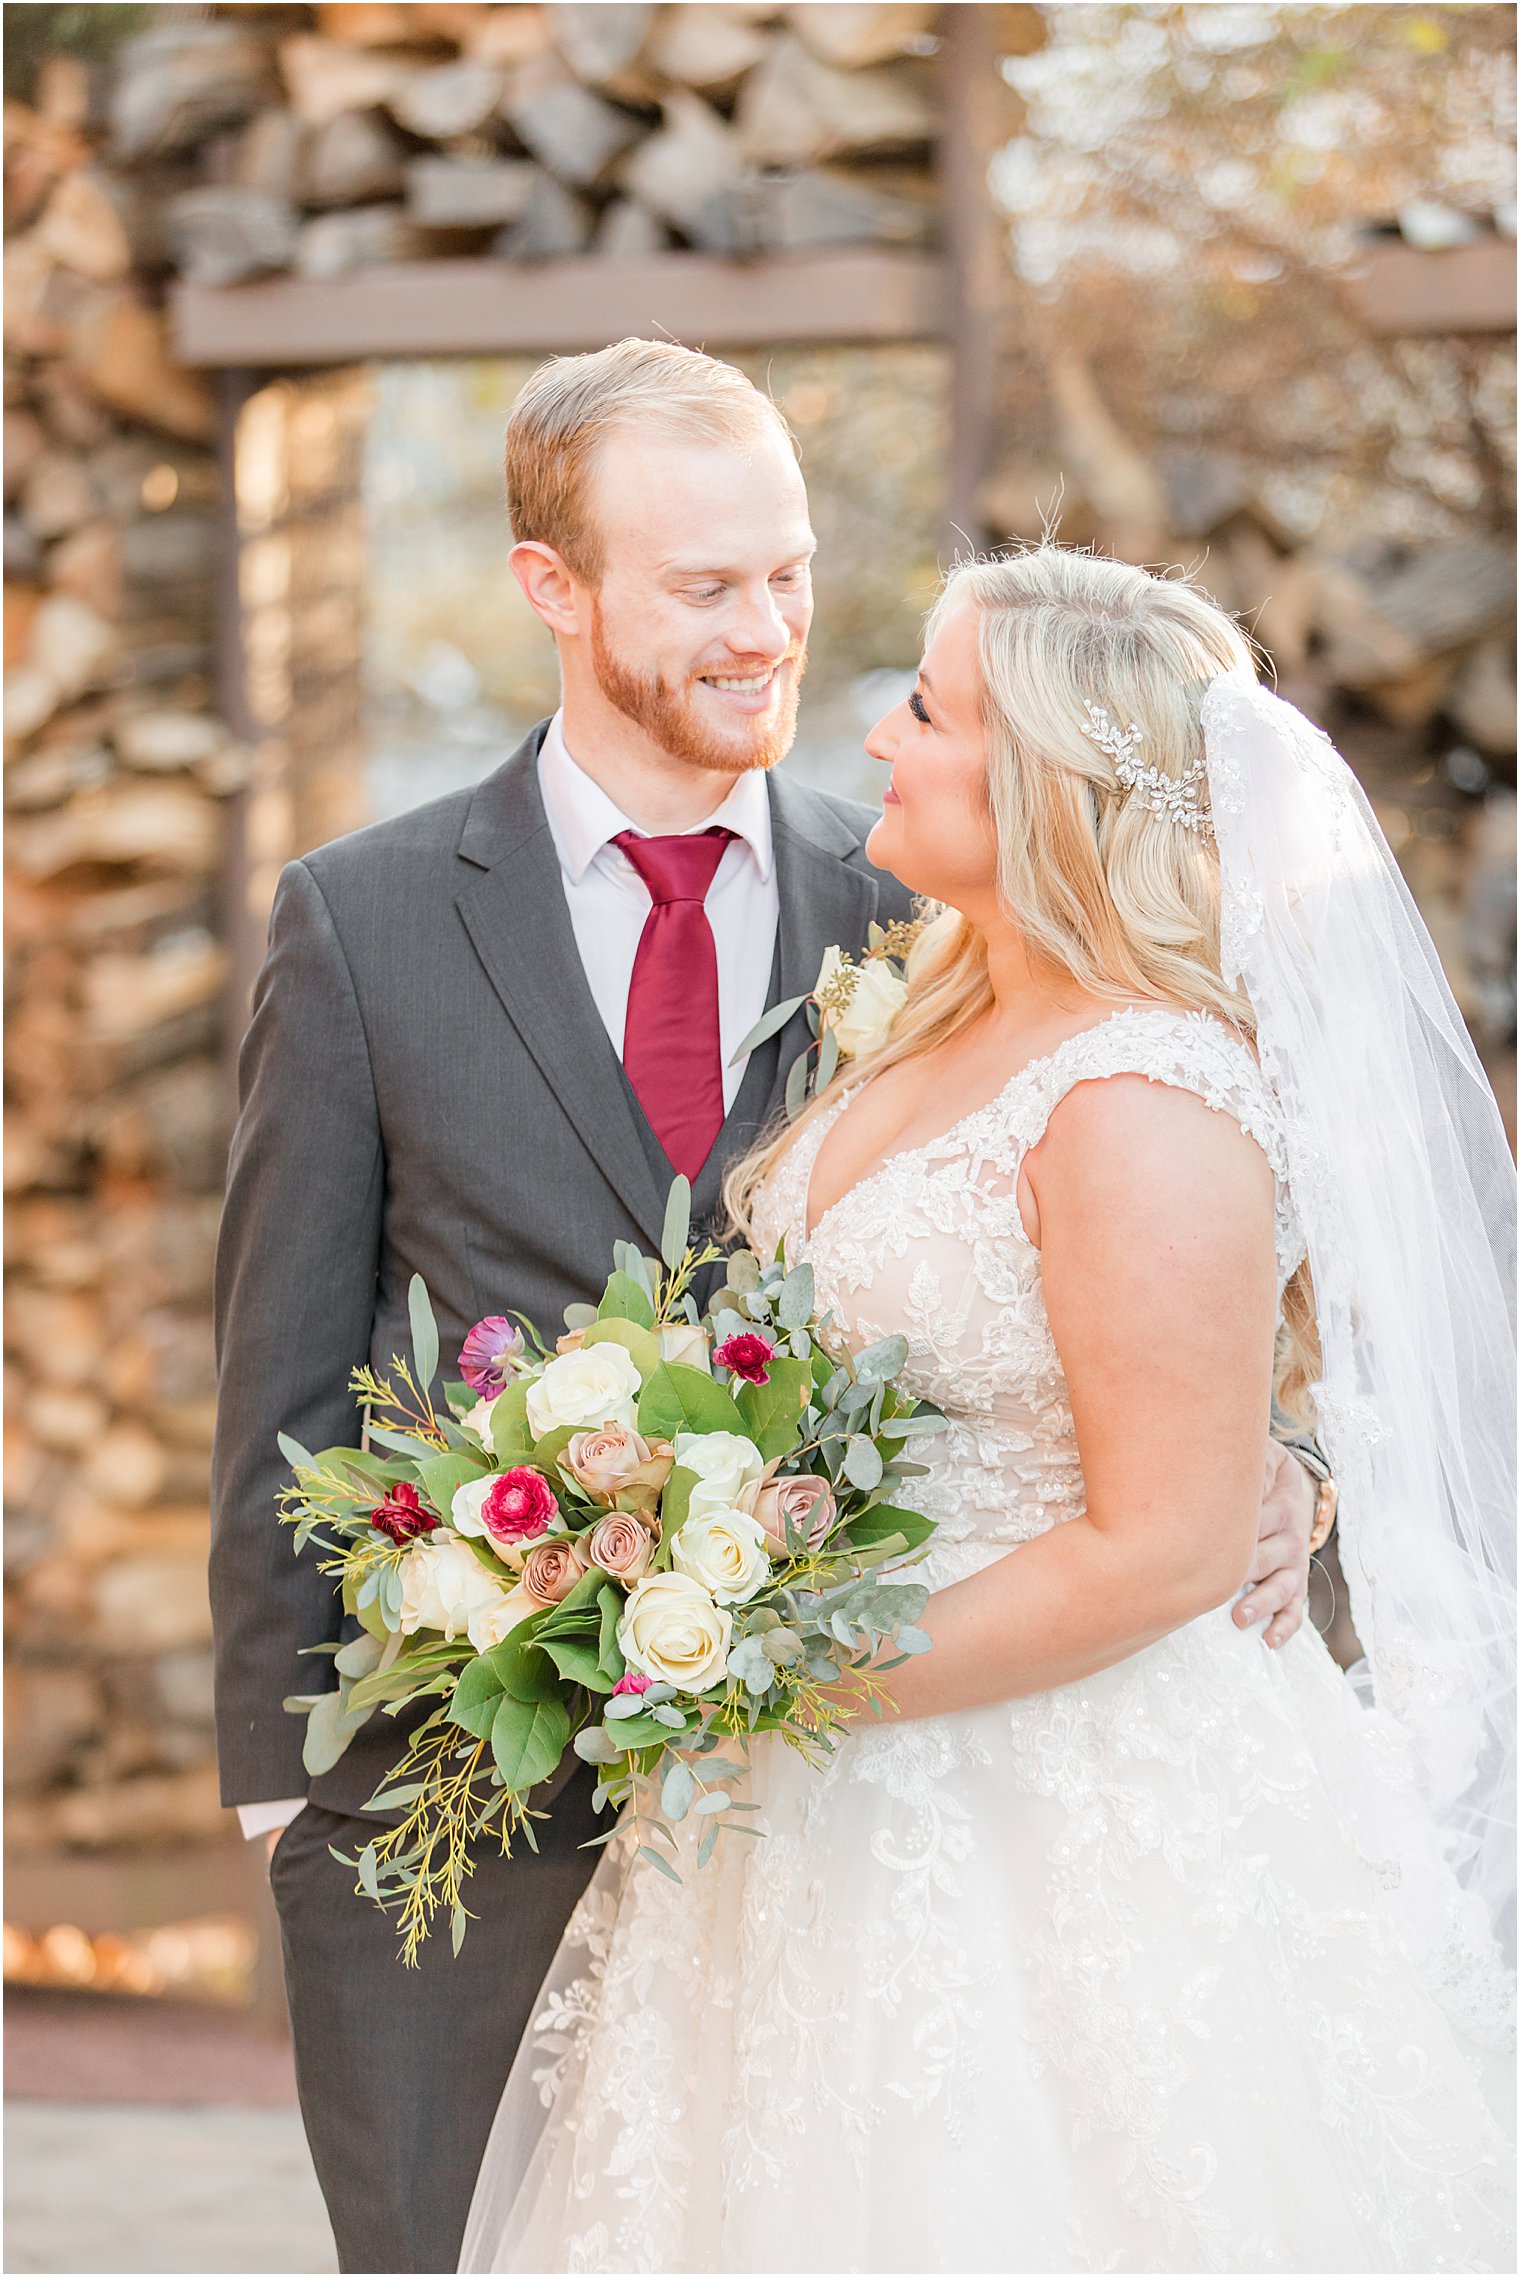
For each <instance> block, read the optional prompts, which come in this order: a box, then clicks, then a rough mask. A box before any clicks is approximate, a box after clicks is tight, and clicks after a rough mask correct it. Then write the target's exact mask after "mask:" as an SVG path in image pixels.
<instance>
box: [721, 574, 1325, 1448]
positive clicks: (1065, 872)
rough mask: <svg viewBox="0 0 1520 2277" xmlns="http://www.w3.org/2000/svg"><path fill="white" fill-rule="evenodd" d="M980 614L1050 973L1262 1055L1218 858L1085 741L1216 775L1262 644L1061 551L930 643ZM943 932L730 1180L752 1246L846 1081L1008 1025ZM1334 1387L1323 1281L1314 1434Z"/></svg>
mask: <svg viewBox="0 0 1520 2277" xmlns="http://www.w3.org/2000/svg"><path fill="white" fill-rule="evenodd" d="M964 608H970V609H972V610H974V612H975V615H976V628H977V654H978V659H979V662H980V665H981V675H982V724H983V727H984V729H985V732H986V742H987V791H988V800H989V804H990V806H991V810H992V818H993V823H994V826H995V830H996V837H997V864H998V889H999V896H1000V899H1001V902H1002V905H1003V907H1004V908H1005V909H1006V910H1007V912H1008V914H1009V917H1010V918H1011V920H1012V922H1013V923H1014V924H1015V925H1016V926H1017V927H1018V930H1019V932H1020V934H1021V935H1022V937H1023V939H1024V942H1025V944H1026V946H1027V947H1028V949H1029V950H1030V952H1031V954H1032V955H1033V957H1034V958H1035V959H1036V960H1037V961H1038V963H1039V964H1041V965H1042V966H1043V967H1045V968H1046V969H1047V970H1048V972H1049V973H1050V975H1051V976H1052V979H1053V980H1055V981H1057V982H1059V981H1060V980H1061V979H1062V978H1065V979H1067V980H1069V981H1071V982H1074V983H1075V984H1076V985H1077V986H1078V987H1079V988H1080V989H1082V990H1083V991H1084V992H1085V993H1087V994H1089V995H1093V996H1098V997H1112V998H1114V999H1115V1000H1117V1001H1123V1002H1128V1001H1131V1000H1133V999H1135V998H1140V999H1142V1000H1143V999H1146V998H1150V999H1154V1000H1155V1001H1156V1002H1158V1003H1167V1004H1180V1005H1183V1006H1185V1007H1186V1008H1187V1009H1188V1010H1191V1011H1200V1012H1210V1013H1213V1014H1214V1015H1215V1016H1216V1017H1217V1018H1219V1019H1221V1020H1225V1021H1227V1022H1228V1023H1229V1024H1230V1025H1231V1026H1232V1027H1234V1028H1235V1029H1236V1030H1237V1031H1238V1032H1239V1033H1240V1034H1241V1035H1242V1036H1243V1037H1245V1038H1246V1039H1247V1041H1254V1037H1255V1018H1254V1015H1253V1013H1252V1010H1251V1005H1250V1001H1249V999H1248V998H1247V997H1246V996H1245V995H1244V994H1243V992H1242V991H1240V990H1239V989H1236V988H1232V987H1230V986H1229V985H1228V984H1227V983H1226V981H1225V979H1224V976H1223V972H1222V970H1221V967H1220V959H1219V859H1218V855H1217V853H1216V851H1215V848H1214V845H1213V842H1212V839H1211V838H1210V837H1209V836H1208V834H1207V833H1206V832H1202V831H1199V832H1194V831H1190V830H1185V829H1182V828H1179V827H1178V826H1177V825H1176V824H1174V823H1172V822H1169V821H1167V820H1166V819H1165V818H1164V817H1163V816H1161V815H1159V814H1157V813H1155V812H1153V811H1151V810H1150V809H1149V808H1147V807H1145V806H1142V805H1141V804H1140V802H1139V801H1138V800H1137V799H1135V798H1133V797H1131V796H1130V795H1128V793H1127V792H1126V791H1125V789H1124V786H1123V785H1122V784H1121V783H1120V782H1119V780H1118V777H1117V775H1116V773H1115V770H1114V762H1113V760H1112V758H1111V757H1109V756H1108V754H1107V753H1105V752H1103V751H1101V750H1099V749H1098V747H1097V745H1096V744H1094V743H1093V742H1091V741H1090V740H1089V738H1088V737H1087V736H1085V735H1084V734H1083V732H1082V730H1083V728H1084V726H1086V725H1087V724H1088V720H1087V713H1086V709H1085V707H1086V705H1087V704H1089V703H1092V704H1096V705H1099V706H1101V707H1102V709H1103V710H1105V711H1106V712H1108V713H1109V715H1110V717H1111V718H1112V719H1114V720H1115V721H1117V722H1120V723H1122V724H1123V725H1124V726H1126V727H1127V726H1128V725H1129V724H1130V722H1131V721H1136V722H1138V723H1139V725H1140V728H1141V730H1142V733H1143V736H1144V742H1143V745H1142V747H1141V749H1142V756H1143V758H1144V761H1145V763H1146V764H1147V765H1148V766H1154V767H1157V768H1159V769H1160V770H1161V772H1162V773H1163V774H1164V775H1168V776H1171V777H1173V778H1180V777H1181V775H1182V772H1183V770H1184V768H1186V767H1188V766H1189V765H1191V764H1193V763H1194V762H1196V761H1197V760H1199V759H1200V758H1201V757H1202V752H1203V736H1202V730H1201V728H1200V725H1199V706H1200V704H1201V702H1202V699H1203V693H1204V690H1205V688H1206V687H1207V686H1208V684H1209V682H1210V681H1211V680H1214V679H1217V678H1218V677H1219V675H1220V674H1221V673H1225V672H1240V671H1251V672H1254V669H1255V660H1254V655H1253V651H1252V648H1251V645H1250V642H1249V641H1248V640H1247V638H1246V636H1245V634H1244V633H1242V632H1241V630H1240V628H1239V627H1238V626H1237V625H1236V623H1235V622H1234V620H1233V618H1231V617H1229V616H1228V615H1227V614H1226V613H1225V611H1224V610H1223V609H1221V608H1220V607H1219V606H1218V605H1217V604H1216V603H1215V602H1213V601H1211V600H1210V599H1209V597H1208V596H1207V594H1205V593H1203V592H1201V591H1200V590H1199V589H1198V587H1197V586H1195V585H1192V584H1190V583H1189V582H1188V581H1187V580H1186V579H1185V578H1183V577H1157V576H1153V575H1152V574H1151V573H1150V572H1149V571H1147V570H1143V569H1136V568H1134V567H1132V566H1131V565H1130V564H1129V563H1127V562H1122V561H1108V560H1104V559H1101V558H1099V557H1098V556H1096V555H1093V554H1090V553H1083V552H1078V551H1075V550H1073V549H1072V548H1069V547H1066V546H1058V545H1054V544H1050V543H1045V544H1042V545H1037V546H1031V547H1030V548H1028V549H1027V550H1026V551H1023V552H1019V553H1015V554H1010V555H1007V556H1000V557H999V558H997V559H995V560H987V561H971V562H966V563H963V564H962V565H961V566H959V567H958V568H956V569H955V570H953V571H952V572H951V574H950V576H949V578H948V579H947V580H946V583H945V586H944V589H943V591H942V593H941V595H940V598H939V600H938V602H937V603H936V605H935V608H934V610H933V613H932V615H931V617H930V620H929V627H928V635H929V638H930V639H932V638H933V636H934V634H935V633H936V632H937V631H938V630H939V628H940V626H941V625H942V624H943V623H944V621H945V619H946V618H947V617H949V616H951V615H952V614H954V613H956V612H958V611H959V610H961V609H964ZM926 914H927V915H928V918H929V922H928V923H927V924H926V925H925V927H924V929H923V931H922V932H921V933H920V935H919V937H918V940H917V941H916V943H915V945H914V948H913V951H912V954H911V955H910V957H909V960H908V966H907V976H908V997H907V1001H906V1003H905V1004H904V1006H903V1009H902V1010H901V1011H900V1012H899V1013H898V1015H897V1018H896V1019H895V1020H894V1022H893V1024H892V1031H891V1034H890V1036H889V1037H888V1039H887V1041H886V1042H885V1043H884V1044H883V1045H882V1046H880V1048H879V1049H878V1050H876V1051H874V1052H871V1053H869V1054H862V1055H861V1056H860V1057H859V1058H857V1059H854V1060H851V1061H850V1062H849V1063H848V1067H847V1070H844V1069H842V1070H841V1071H839V1072H838V1073H836V1074H835V1076H834V1077H833V1079H832V1081H831V1082H830V1083H829V1084H828V1085H827V1086H825V1087H824V1089H823V1090H822V1091H821V1092H820V1093H819V1094H818V1096H817V1097H816V1098H815V1099H814V1100H813V1101H812V1102H811V1103H810V1104H809V1106H808V1107H807V1108H806V1109H805V1110H804V1112H803V1114H802V1115H800V1116H799V1117H798V1119H797V1120H796V1121H795V1122H794V1123H791V1124H789V1125H788V1126H787V1127H786V1128H785V1129H783V1130H782V1131H780V1132H779V1133H777V1134H775V1135H774V1136H772V1137H770V1138H769V1139H767V1140H762V1141H761V1142H760V1144H759V1145H757V1146H756V1147H755V1148H754V1149H752V1150H751V1152H750V1153H749V1154H747V1155H745V1156H744V1157H743V1158H742V1159H741V1160H740V1161H738V1162H736V1163H735V1164H734V1165H733V1167H732V1168H731V1169H730V1171H729V1174H728V1177H727V1179H726V1180H725V1183H724V1198H725V1200H726V1202H727V1204H728V1209H729V1213H730V1217H731V1219H732V1221H733V1224H734V1226H735V1227H736V1228H737V1229H738V1230H739V1231H740V1232H747V1231H748V1228H749V1212H750V1204H751V1200H752V1198H753V1195H754V1191H755V1188H756V1186H757V1185H758V1184H759V1182H760V1180H761V1179H762V1178H763V1177H764V1176H765V1175H766V1174H767V1172H768V1171H769V1170H770V1169H771V1168H772V1167H773V1166H774V1164H775V1163H776V1162H777V1161H778V1160H779V1159H780V1157H781V1156H782V1155H783V1154H784V1153H785V1152H786V1150H787V1149H788V1147H790V1146H791V1145H792V1143H793V1142H794V1141H795V1139H796V1138H797V1137H798V1135H799V1134H800V1132H801V1131H802V1130H803V1129H804V1128H805V1127H806V1125H807V1124H808V1123H809V1122H810V1121H811V1120H812V1118H813V1117H814V1116H815V1115H817V1114H819V1113H820V1112H822V1110H823V1109H824V1108H825V1107H826V1106H827V1105H829V1104H830V1103H831V1102H832V1101H833V1099H834V1098H835V1097H837V1095H838V1092H839V1089H840V1087H841V1085H842V1084H843V1083H844V1082H845V1081H849V1082H851V1083H855V1082H859V1081H861V1080H863V1079H864V1078H865V1077H867V1076H871V1075H877V1074H880V1073H882V1072H883V1071H884V1070H885V1069H887V1068H889V1067H894V1066H896V1065H897V1064H898V1063H899V1062H900V1061H903V1060H908V1059H914V1058H917V1057H918V1056H920V1055H921V1054H922V1053H925V1052H930V1051H934V1050H936V1049H937V1048H938V1047H939V1046H940V1045H942V1044H945V1043H947V1042H948V1041H949V1040H950V1038H951V1037H952V1036H954V1035H956V1034H957V1033H958V1032H959V1031H960V1030H961V1029H963V1028H965V1027H967V1026H968V1025H969V1024H970V1023H971V1022H972V1021H973V1020H975V1019H976V1018H977V1017H978V1016H979V1015H980V1014H981V1013H983V1012H985V1011H986V1010H987V1009H988V1008H989V1006H990V1005H991V1002H992V986H991V982H990V980H989V978H988V971H987V943H986V940H985V938H984V937H983V935H982V934H981V933H980V932H979V931H978V930H977V928H976V927H975V926H974V925H973V924H971V922H970V921H969V920H968V919H967V918H965V917H963V916H961V914H960V913H959V911H957V910H951V909H944V910H937V911H936V910H933V909H932V908H931V907H929V906H928V905H926ZM1317 1373H1318V1347H1317V1339H1316V1338H1315V1334H1314V1305H1313V1290H1312V1288H1311V1286H1310V1284H1309V1279H1308V1269H1307V1267H1306V1266H1303V1267H1300V1268H1299V1271H1298V1272H1297V1273H1296V1274H1295V1275H1294V1276H1293V1279H1292V1281H1290V1283H1289V1285H1288V1288H1287V1291H1286V1293H1285V1295H1284V1300H1283V1328H1282V1333H1281V1335H1280V1337H1279V1346H1278V1359H1277V1368H1276V1382H1275V1385H1274V1392H1275V1396H1276V1399H1277V1401H1278V1404H1279V1406H1280V1407H1282V1408H1283V1410H1284V1411H1285V1412H1286V1413H1287V1414H1288V1415H1290V1416H1292V1417H1293V1418H1295V1419H1296V1420H1306V1419H1307V1414H1308V1405H1307V1393H1308V1386H1309V1384H1310V1382H1311V1381H1312V1380H1313V1378H1314V1376H1315V1375H1316V1374H1317Z"/></svg>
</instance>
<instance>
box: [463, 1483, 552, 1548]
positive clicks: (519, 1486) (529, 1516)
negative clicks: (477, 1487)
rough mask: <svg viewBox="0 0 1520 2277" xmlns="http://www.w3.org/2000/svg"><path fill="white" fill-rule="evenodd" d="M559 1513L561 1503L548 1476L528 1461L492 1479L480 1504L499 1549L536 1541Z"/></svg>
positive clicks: (484, 1523) (487, 1525)
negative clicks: (556, 1499) (527, 1463)
mask: <svg viewBox="0 0 1520 2277" xmlns="http://www.w3.org/2000/svg"><path fill="white" fill-rule="evenodd" d="M558 1515H559V1504H558V1503H557V1502H556V1501H555V1499H554V1495H553V1492H552V1490H551V1488H550V1486H549V1482H548V1480H547V1479H546V1478H545V1477H544V1475H543V1472H542V1471H533V1470H529V1468H528V1467H527V1465H526V1463H519V1464H518V1466H517V1468H516V1469H515V1470H510V1471H503V1472H502V1474H501V1476H500V1478H496V1479H493V1480H492V1481H491V1487H490V1491H489V1493H488V1494H487V1495H486V1497H485V1500H484V1501H483V1502H482V1503H481V1506H480V1519H481V1524H482V1525H483V1526H484V1527H485V1530H486V1532H487V1533H488V1534H489V1536H490V1537H491V1540H492V1541H493V1542H495V1543H496V1545H497V1547H498V1548H499V1549H515V1548H516V1547H517V1545H518V1544H519V1543H521V1542H532V1541H536V1540H537V1538H538V1536H539V1535H540V1534H543V1533H546V1532H547V1531H548V1526H549V1520H550V1519H551V1518H554V1517H557V1516H558Z"/></svg>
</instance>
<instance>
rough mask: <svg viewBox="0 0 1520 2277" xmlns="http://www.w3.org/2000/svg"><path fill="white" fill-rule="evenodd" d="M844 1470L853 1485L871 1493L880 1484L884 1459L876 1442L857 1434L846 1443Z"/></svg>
mask: <svg viewBox="0 0 1520 2277" xmlns="http://www.w3.org/2000/svg"><path fill="white" fill-rule="evenodd" d="M842 1467H843V1470H844V1475H845V1477H846V1478H847V1479H848V1480H849V1482H850V1484H851V1485H852V1486H858V1487H859V1488H860V1490H861V1492H862V1493H864V1494H869V1493H870V1491H871V1489H872V1487H873V1486H880V1484H881V1472H882V1461H881V1456H880V1455H879V1454H878V1453H877V1451H876V1447H875V1445H874V1443H873V1442H872V1441H871V1440H870V1439H866V1438H862V1437H861V1436H860V1435H859V1434H857V1435H856V1436H855V1437H854V1438H852V1439H850V1440H848V1441H847V1442H846V1444H845V1450H844V1463H843V1466H842Z"/></svg>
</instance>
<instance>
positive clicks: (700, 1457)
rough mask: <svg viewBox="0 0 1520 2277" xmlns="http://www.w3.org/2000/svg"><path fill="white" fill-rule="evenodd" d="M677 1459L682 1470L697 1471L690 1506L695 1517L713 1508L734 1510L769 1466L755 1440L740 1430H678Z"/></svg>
mask: <svg viewBox="0 0 1520 2277" xmlns="http://www.w3.org/2000/svg"><path fill="white" fill-rule="evenodd" d="M676 1461H677V1463H678V1464H679V1466H680V1467H681V1469H682V1470H685V1471H695V1472H696V1474H697V1484H696V1485H695V1486H694V1487H693V1488H692V1490H691V1500H690V1502H689V1503H688V1504H687V1506H686V1507H687V1510H688V1511H689V1513H690V1515H691V1516H692V1517H693V1518H700V1517H702V1516H704V1515H705V1513H706V1512H707V1511H709V1510H731V1509H732V1508H733V1506H734V1504H735V1503H736V1502H737V1501H738V1500H739V1497H740V1495H741V1493H742V1492H743V1490H744V1488H745V1487H746V1486H748V1485H749V1483H750V1481H751V1480H752V1479H757V1478H759V1477H760V1475H761V1473H762V1472H763V1471H764V1469H765V1457H764V1456H763V1455H762V1454H761V1452H760V1450H759V1448H758V1447H757V1446H756V1445H755V1442H754V1440H753V1439H742V1438H741V1437H740V1436H739V1433H738V1432H737V1431H678V1432H677V1433H676Z"/></svg>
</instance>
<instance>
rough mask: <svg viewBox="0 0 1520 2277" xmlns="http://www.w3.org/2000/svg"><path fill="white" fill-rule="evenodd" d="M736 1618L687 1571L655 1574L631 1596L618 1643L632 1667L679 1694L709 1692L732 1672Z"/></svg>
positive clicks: (619, 1628)
mask: <svg viewBox="0 0 1520 2277" xmlns="http://www.w3.org/2000/svg"><path fill="white" fill-rule="evenodd" d="M733 1633H734V1623H733V1615H732V1614H731V1613H726V1612H725V1611H724V1610H723V1608H722V1606H721V1605H715V1604H714V1603H713V1601H712V1599H711V1597H710V1596H709V1595H708V1593H707V1591H706V1590H705V1589H704V1588H703V1587H702V1585H701V1583H700V1582H696V1581H693V1580H691V1579H690V1578H689V1576H688V1575H686V1574H684V1573H651V1574H649V1575H647V1576H646V1578H645V1579H644V1580H643V1581H640V1582H638V1583H637V1584H636V1585H635V1586H634V1588H633V1589H631V1590H630V1591H629V1593H628V1604H627V1606H626V1608H625V1610H624V1613H623V1618H622V1620H621V1621H620V1622H619V1623H618V1643H619V1645H620V1646H621V1647H622V1652H623V1658H624V1659H625V1660H626V1661H627V1663H628V1665H629V1667H630V1668H637V1669H639V1670H641V1671H642V1673H643V1674H644V1675H645V1676H648V1677H651V1678H652V1679H653V1681H654V1682H655V1683H656V1684H673V1685H674V1686H675V1688H676V1690H677V1691H678V1692H706V1691H708V1690H709V1689H710V1688H711V1687H712V1686H713V1685H714V1684H717V1683H720V1682H722V1681H723V1680H724V1679H725V1678H726V1676H727V1674H728V1652H729V1646H730V1644H731V1643H732V1641H733Z"/></svg>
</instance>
